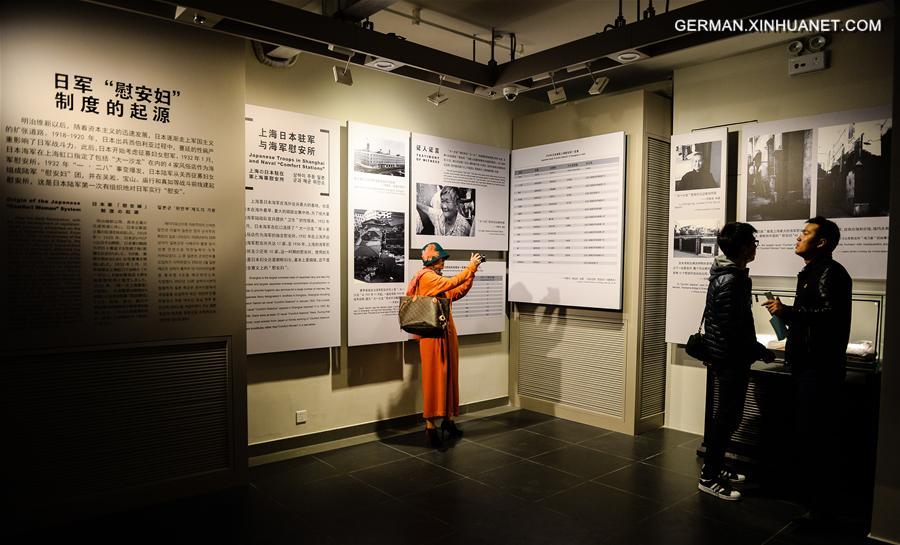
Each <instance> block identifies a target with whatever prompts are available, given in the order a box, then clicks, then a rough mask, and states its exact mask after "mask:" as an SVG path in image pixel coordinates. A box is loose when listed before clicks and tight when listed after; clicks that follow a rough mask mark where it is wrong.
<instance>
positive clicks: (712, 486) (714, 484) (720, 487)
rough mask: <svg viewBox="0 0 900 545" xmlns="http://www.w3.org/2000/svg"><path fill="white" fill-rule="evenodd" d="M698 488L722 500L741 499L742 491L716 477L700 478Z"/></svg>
mask: <svg viewBox="0 0 900 545" xmlns="http://www.w3.org/2000/svg"><path fill="white" fill-rule="evenodd" d="M697 488H699V489H700V490H702V491H703V492H706V493H707V494H712V495H713V496H715V497H717V498H719V499H722V500H727V501H737V500H739V499H741V493H740V492H738V491H737V490H735V489H733V488H731V487H730V486H728V485H727V484H723V483H720V482H719V481H717V480H716V479H700V483H699V484H698V485H697Z"/></svg>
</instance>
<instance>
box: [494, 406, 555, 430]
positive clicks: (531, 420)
mask: <svg viewBox="0 0 900 545" xmlns="http://www.w3.org/2000/svg"><path fill="white" fill-rule="evenodd" d="M555 419H556V417H555V416H550V415H547V414H542V413H538V412H534V411H526V410H524V409H520V410H518V411H510V412H506V413H502V414H498V415H495V416H489V417H488V418H487V420H493V421H495V422H501V423H503V424H505V425H507V426H509V427H511V428H524V427H527V426H533V425H535V424H540V423H541V422H547V421H549V420H555Z"/></svg>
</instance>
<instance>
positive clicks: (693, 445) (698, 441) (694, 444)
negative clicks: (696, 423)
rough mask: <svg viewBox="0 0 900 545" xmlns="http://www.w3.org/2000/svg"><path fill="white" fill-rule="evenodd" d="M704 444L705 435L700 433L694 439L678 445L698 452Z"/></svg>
mask: <svg viewBox="0 0 900 545" xmlns="http://www.w3.org/2000/svg"><path fill="white" fill-rule="evenodd" d="M702 444H703V436H702V435H700V436H697V437H696V438H694V439H690V440H688V441H686V442H684V443H682V444H680V445H678V448H686V449H690V450H693V451H695V452H696V451H697V450H698V449H699V448H700V445H702Z"/></svg>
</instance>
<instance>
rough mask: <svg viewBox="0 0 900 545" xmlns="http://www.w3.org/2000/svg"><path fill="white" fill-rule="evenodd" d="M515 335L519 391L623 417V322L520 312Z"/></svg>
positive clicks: (520, 393)
mask: <svg viewBox="0 0 900 545" xmlns="http://www.w3.org/2000/svg"><path fill="white" fill-rule="evenodd" d="M518 337H519V373H518V380H519V383H518V393H519V395H521V396H527V397H532V398H536V399H541V400H544V401H549V402H553V403H561V404H563V405H571V406H573V407H580V408H583V409H588V410H590V411H594V412H596V413H599V414H603V415H608V416H614V417H618V418H622V417H624V414H625V399H624V395H625V327H624V324H623V323H622V322H611V321H602V320H599V319H591V318H582V317H577V318H575V317H571V316H568V317H567V316H562V317H560V316H556V315H552V314H551V315H544V314H525V313H520V315H519V335H518Z"/></svg>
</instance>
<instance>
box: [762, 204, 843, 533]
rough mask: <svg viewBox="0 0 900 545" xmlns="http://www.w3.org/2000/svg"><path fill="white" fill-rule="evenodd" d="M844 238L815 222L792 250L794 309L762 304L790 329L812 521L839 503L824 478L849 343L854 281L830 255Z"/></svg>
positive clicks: (830, 462)
mask: <svg viewBox="0 0 900 545" xmlns="http://www.w3.org/2000/svg"><path fill="white" fill-rule="evenodd" d="M840 239H841V231H840V229H839V228H838V226H837V225H836V224H835V223H834V222H833V221H831V220H828V219H826V218H823V217H821V216H816V217H814V218H810V219H809V220H808V221H807V222H806V225H804V226H803V230H802V231H801V232H800V234H799V235H798V236H797V244H796V245H795V246H794V253H796V254H797V255H798V256H800V257H802V258H803V260H804V261H805V262H806V266H805V267H803V270H801V271H800V273H799V274H797V297H796V299H794V305H793V306H787V305H784V304H782V302H781V300H780V299H775V300H773V301H766V302H765V303H763V305H764V306H765V307H766V308H767V309H768V310H769V312H770V313H772V314H773V315H775V316H780V317H781V318H782V319H783V320H784V322H785V324H787V327H788V339H787V346H786V347H785V360H786V361H787V363H788V364H789V365H790V366H791V375H792V376H793V378H794V385H795V388H796V396H795V400H796V432H797V439H798V446H799V451H798V453H797V454H798V457H799V464H800V468H798V473H799V474H800V475H799V477H800V479H799V481H800V482H801V483H802V485H803V486H802V489H803V490H804V491H806V493H807V495H808V496H809V497H808V498H807V500H808V501H809V506H810V515H811V518H813V519H816V518H818V519H822V520H829V519H831V518H832V517H833V515H835V514H836V513H835V512H834V510H835V509H836V508H837V506H838V505H840V502H839V501H837V498H835V497H834V492H833V490H834V489H835V487H834V486H833V483H827V482H826V479H825V478H824V475H827V474H828V473H830V472H833V471H835V466H836V465H837V460H836V459H835V456H834V454H833V453H834V452H835V449H834V446H833V444H831V441H833V431H834V430H833V427H834V426H835V423H836V422H838V421H839V416H840V415H839V413H838V410H839V409H838V408H839V407H840V405H841V395H842V388H843V384H844V377H845V375H846V372H847V371H846V366H847V341H848V340H849V339H850V307H851V302H852V292H853V280H852V279H851V278H850V275H849V274H847V270H846V269H845V268H844V267H843V266H842V265H841V264H840V263H838V262H837V261H835V260H834V259H832V257H831V254H832V252H833V251H834V249H835V247H837V245H838V242H839V241H840ZM830 428H831V429H830Z"/></svg>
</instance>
